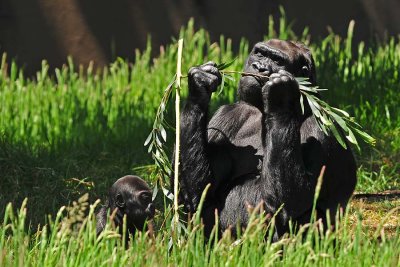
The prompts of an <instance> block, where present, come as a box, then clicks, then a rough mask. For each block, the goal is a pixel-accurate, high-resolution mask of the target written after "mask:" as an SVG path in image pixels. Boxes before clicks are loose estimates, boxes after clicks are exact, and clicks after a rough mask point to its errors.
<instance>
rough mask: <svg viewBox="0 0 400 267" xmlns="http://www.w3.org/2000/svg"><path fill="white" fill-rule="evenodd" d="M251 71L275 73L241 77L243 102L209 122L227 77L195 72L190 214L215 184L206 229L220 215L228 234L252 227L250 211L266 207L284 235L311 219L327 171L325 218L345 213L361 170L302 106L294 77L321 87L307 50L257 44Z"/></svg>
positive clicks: (186, 182) (188, 125)
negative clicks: (215, 96)
mask: <svg viewBox="0 0 400 267" xmlns="http://www.w3.org/2000/svg"><path fill="white" fill-rule="evenodd" d="M244 72H251V73H257V74H262V75H269V76H270V79H269V81H266V80H263V79H259V78H255V77H254V76H242V77H241V79H240V83H239V88H238V98H239V101H238V102H236V103H234V104H231V105H225V106H222V107H220V108H219V110H218V111H217V112H216V113H215V114H214V116H213V117H212V118H211V120H210V121H209V122H208V104H209V101H210V97H211V94H212V92H214V91H215V90H216V88H217V86H218V85H219V84H220V82H221V76H220V73H219V72H218V69H217V68H216V65H215V64H214V63H212V62H209V63H206V64H204V65H201V66H198V67H194V68H191V69H190V71H189V96H188V99H187V103H186V105H185V107H184V109H183V111H182V115H181V158H180V176H179V177H180V186H181V187H180V201H181V202H183V204H184V205H185V207H186V209H187V210H188V211H189V212H194V211H195V210H196V208H197V205H198V204H199V200H200V196H201V194H202V192H203V189H204V188H205V186H206V185H207V184H208V183H211V188H210V191H209V193H208V195H207V198H206V202H205V205H204V210H203V220H204V223H205V226H206V229H208V230H210V229H211V228H212V226H213V225H214V210H215V209H217V210H218V212H219V218H220V226H221V230H224V229H226V228H228V227H230V226H233V228H235V226H236V225H237V224H238V223H239V224H240V225H242V226H246V225H247V222H248V211H247V207H248V205H251V206H253V207H254V206H256V205H257V204H259V203H260V202H264V204H265V209H266V211H267V212H270V213H275V212H276V211H277V209H278V208H279V207H280V206H281V205H282V204H284V205H283V209H282V210H281V212H280V213H279V214H278V216H277V224H276V230H277V232H276V233H277V236H281V235H282V234H283V233H285V232H286V231H287V230H288V221H289V219H292V220H293V221H294V222H295V223H297V224H303V223H306V222H308V221H309V219H310V215H311V209H312V204H313V197H314V191H315V186H316V181H317V178H318V176H319V173H320V171H321V168H322V166H323V165H325V166H326V171H325V175H324V182H323V185H322V189H321V192H320V197H319V200H318V203H317V214H318V217H319V218H322V219H323V220H324V219H325V214H326V210H327V209H329V211H330V214H331V218H332V219H334V215H335V213H336V211H337V208H338V207H345V206H346V204H347V202H348V199H349V197H350V196H351V194H352V192H353V190H354V187H355V184H356V164H355V160H354V157H353V154H352V152H351V151H350V149H347V150H346V149H343V148H342V147H341V146H340V144H339V143H338V142H337V141H336V140H335V138H333V137H329V136H326V135H325V134H324V133H323V132H322V131H321V130H320V129H319V127H318V125H317V123H316V121H315V118H314V117H313V116H312V113H311V110H310V107H309V105H308V104H307V103H306V101H305V102H304V106H305V114H304V115H303V114H302V110H301V106H300V91H299V85H298V83H297V82H296V80H295V79H294V77H295V76H296V77H297V76H299V77H308V78H309V80H310V82H311V83H313V84H315V83H316V76H315V66H314V61H313V58H312V55H311V53H310V51H309V50H308V48H307V47H305V46H304V45H302V44H299V43H294V42H290V41H281V40H270V41H268V42H260V43H257V44H256V45H255V46H254V48H253V50H252V51H251V53H250V55H249V57H248V59H247V62H246V64H245V67H244Z"/></svg>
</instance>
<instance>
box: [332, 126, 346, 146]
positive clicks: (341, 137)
mask: <svg viewBox="0 0 400 267" xmlns="http://www.w3.org/2000/svg"><path fill="white" fill-rule="evenodd" d="M329 130H331V132H332V133H333V136H334V137H335V138H336V140H337V141H338V142H339V144H340V145H341V146H342V147H343V148H344V149H347V145H346V142H345V140H344V139H343V136H342V135H341V134H340V133H339V132H338V130H337V129H336V126H335V124H333V123H332V125H331V126H330V127H329Z"/></svg>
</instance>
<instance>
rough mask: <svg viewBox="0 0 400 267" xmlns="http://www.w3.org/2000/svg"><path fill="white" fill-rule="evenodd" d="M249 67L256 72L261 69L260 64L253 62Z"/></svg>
mask: <svg viewBox="0 0 400 267" xmlns="http://www.w3.org/2000/svg"><path fill="white" fill-rule="evenodd" d="M251 66H252V67H253V68H255V69H256V70H258V71H261V69H262V68H263V66H262V64H261V63H260V62H253V63H251Z"/></svg>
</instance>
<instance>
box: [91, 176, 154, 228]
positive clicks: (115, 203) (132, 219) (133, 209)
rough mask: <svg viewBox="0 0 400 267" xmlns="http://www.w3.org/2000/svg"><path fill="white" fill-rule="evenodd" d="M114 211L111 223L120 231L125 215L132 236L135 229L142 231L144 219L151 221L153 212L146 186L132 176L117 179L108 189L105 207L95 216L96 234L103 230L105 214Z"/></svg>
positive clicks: (150, 194)
mask: <svg viewBox="0 0 400 267" xmlns="http://www.w3.org/2000/svg"><path fill="white" fill-rule="evenodd" d="M114 210H115V216H113V221H114V223H115V226H117V227H118V226H119V228H120V231H122V228H123V218H124V216H125V215H126V224H127V225H126V226H127V230H128V231H129V233H131V234H134V233H135V231H136V229H138V230H140V231H141V230H143V227H144V224H145V221H146V219H151V218H152V217H153V216H154V212H155V208H154V204H153V202H152V192H151V190H150V187H149V186H148V184H147V183H146V182H145V181H144V180H143V179H141V178H140V177H138V176H134V175H127V176H124V177H122V178H120V179H118V180H117V181H116V182H115V183H114V184H113V185H112V186H111V188H110V191H109V194H108V199H107V203H106V205H105V206H104V207H103V208H102V209H101V210H100V211H99V213H98V214H97V233H100V232H101V231H102V230H103V229H104V226H105V222H106V221H107V212H108V211H109V213H110V214H111V213H113V211H114Z"/></svg>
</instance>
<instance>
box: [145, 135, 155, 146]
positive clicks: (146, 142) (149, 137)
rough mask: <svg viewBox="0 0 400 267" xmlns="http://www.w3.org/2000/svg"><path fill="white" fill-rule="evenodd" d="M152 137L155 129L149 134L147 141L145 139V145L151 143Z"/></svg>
mask: <svg viewBox="0 0 400 267" xmlns="http://www.w3.org/2000/svg"><path fill="white" fill-rule="evenodd" d="M152 137H153V131H152V132H151V133H150V134H149V136H147V138H146V141H144V146H147V145H148V144H149V143H150V141H151V138H152Z"/></svg>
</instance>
